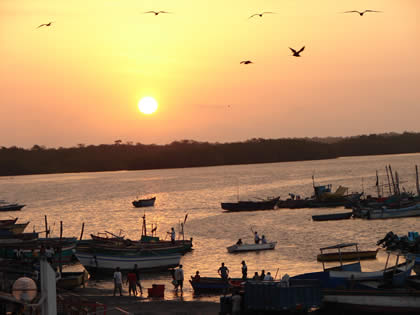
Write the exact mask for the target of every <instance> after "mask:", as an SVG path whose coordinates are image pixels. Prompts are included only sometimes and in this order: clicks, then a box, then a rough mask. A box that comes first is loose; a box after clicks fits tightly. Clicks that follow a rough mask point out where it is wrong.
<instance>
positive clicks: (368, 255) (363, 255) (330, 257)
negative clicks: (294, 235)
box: [316, 249, 378, 261]
mask: <svg viewBox="0 0 420 315" xmlns="http://www.w3.org/2000/svg"><path fill="white" fill-rule="evenodd" d="M377 253H378V249H377V250H369V251H358V252H341V256H340V254H339V253H323V254H319V255H318V256H317V257H316V259H317V260H318V261H340V260H343V261H351V260H358V259H359V258H360V259H375V258H376V255H377Z"/></svg>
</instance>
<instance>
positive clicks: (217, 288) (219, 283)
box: [190, 277, 243, 294]
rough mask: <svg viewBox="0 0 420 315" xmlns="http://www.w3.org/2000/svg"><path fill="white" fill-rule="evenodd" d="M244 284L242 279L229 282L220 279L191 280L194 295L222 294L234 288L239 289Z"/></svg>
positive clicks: (233, 279)
mask: <svg viewBox="0 0 420 315" xmlns="http://www.w3.org/2000/svg"><path fill="white" fill-rule="evenodd" d="M242 282H243V280H242V279H240V278H232V279H228V280H227V281H226V280H224V279H222V278H220V277H217V278H216V277H200V279H198V280H195V279H191V280H190V284H191V286H192V288H193V290H194V293H196V294H199V293H220V292H228V291H229V290H231V289H232V288H234V287H238V285H240V284H241V283H242Z"/></svg>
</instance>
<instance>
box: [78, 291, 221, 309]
mask: <svg viewBox="0 0 420 315" xmlns="http://www.w3.org/2000/svg"><path fill="white" fill-rule="evenodd" d="M72 293H73V294H77V295H80V296H81V297H82V298H84V299H87V300H89V301H92V302H99V303H102V304H105V305H106V306H107V310H108V311H109V312H108V311H107V313H109V314H123V313H121V312H117V310H116V308H119V309H121V310H124V311H126V312H130V313H132V314H142V315H143V314H144V315H146V314H157V315H166V314H177V315H190V314H191V315H193V314H204V315H207V314H218V313H219V311H220V304H219V303H217V302H208V301H185V300H184V299H183V297H182V296H181V294H179V296H178V299H172V300H165V299H164V298H148V297H147V292H143V296H136V297H134V296H128V293H127V292H123V294H124V295H123V296H113V290H110V289H97V288H89V287H87V288H79V289H76V290H73V291H72ZM165 294H167V292H165ZM112 310H114V311H112Z"/></svg>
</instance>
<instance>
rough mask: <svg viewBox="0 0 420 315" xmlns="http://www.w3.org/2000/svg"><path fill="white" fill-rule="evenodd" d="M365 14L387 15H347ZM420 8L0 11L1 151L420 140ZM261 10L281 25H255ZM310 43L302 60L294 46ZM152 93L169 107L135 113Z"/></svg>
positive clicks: (268, 1)
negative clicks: (396, 135)
mask: <svg viewBox="0 0 420 315" xmlns="http://www.w3.org/2000/svg"><path fill="white" fill-rule="evenodd" d="M364 9H373V10H380V11H383V13H376V14H375V13H371V14H369V13H368V14H366V15H365V16H363V17H360V16H358V15H357V14H342V13H341V12H343V11H347V10H364ZM419 9H420V1H418V0H398V1H395V0H360V1H358V0H354V1H351V2H349V1H337V0H322V1H314V0H297V1H296V0H265V1H263V2H261V1H254V0H241V1H237V0H232V1H222V0H214V1H211V2H210V1H187V0H153V1H151V0H145V1H137V0H123V1H120V0H89V1H85V0H83V1H82V0H72V1H61V0H37V1H33V0H0V74H1V75H0V115H1V117H2V123H1V124H0V131H1V136H0V146H7V147H8V146H12V145H17V146H23V147H31V146H32V145H33V144H39V145H46V146H48V147H58V146H74V145H76V144H78V143H85V144H99V143H112V142H113V141H114V140H116V139H122V140H123V141H133V142H141V143H145V144H148V143H157V144H162V143H169V142H172V141H174V140H181V139H193V140H197V141H210V142H215V141H219V142H228V141H242V140H246V139H250V138H258V137H262V138H283V137H313V136H349V135H357V134H367V133H381V132H390V131H396V132H402V131H405V130H408V131H420V127H419V124H418V117H419V116H420V115H419V114H420V106H419V105H420V103H419V99H420V88H419V82H420V57H419V48H420V44H419V41H418V38H419V36H420V22H419V20H420V17H419V12H420V10H419ZM149 10H166V11H170V12H173V14H167V15H159V16H154V15H149V14H142V12H144V11H149ZM261 11H275V12H276V13H277V14H272V15H266V16H264V17H263V18H259V17H255V18H253V19H248V17H249V16H250V15H251V14H253V13H257V12H261ZM49 21H55V23H54V24H53V26H52V27H50V28H46V27H43V28H39V29H36V27H37V26H38V25H39V24H41V23H47V22H49ZM303 45H305V46H306V49H305V51H304V52H303V53H302V57H301V58H295V57H292V56H291V52H290V51H289V49H288V47H289V46H290V47H295V48H300V47H301V46H303ZM247 59H249V60H252V61H253V62H254V64H251V65H240V64H239V62H240V61H241V60H247ZM148 95H149V96H153V97H155V98H156V99H157V101H158V102H159V109H158V111H157V112H156V113H155V114H153V115H147V116H146V115H143V114H141V113H140V112H139V111H138V108H137V102H138V100H139V99H140V98H141V97H143V96H148ZM228 105H229V106H228Z"/></svg>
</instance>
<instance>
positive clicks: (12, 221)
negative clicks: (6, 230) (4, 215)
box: [0, 218, 18, 228]
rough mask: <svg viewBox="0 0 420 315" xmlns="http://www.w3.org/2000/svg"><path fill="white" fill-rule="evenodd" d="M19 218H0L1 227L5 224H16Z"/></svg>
mask: <svg viewBox="0 0 420 315" xmlns="http://www.w3.org/2000/svg"><path fill="white" fill-rule="evenodd" d="M17 219H18V218H15V219H6V220H0V228H1V227H2V226H3V225H11V224H15V223H16V221H17Z"/></svg>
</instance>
